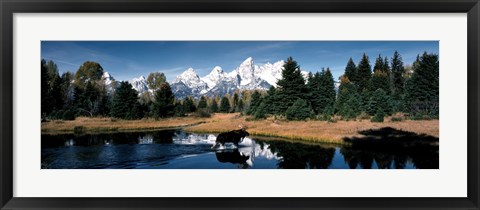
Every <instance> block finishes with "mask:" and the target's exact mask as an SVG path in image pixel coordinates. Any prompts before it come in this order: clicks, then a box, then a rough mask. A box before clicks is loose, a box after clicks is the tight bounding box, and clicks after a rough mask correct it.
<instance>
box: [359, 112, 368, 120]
mask: <svg viewBox="0 0 480 210" xmlns="http://www.w3.org/2000/svg"><path fill="white" fill-rule="evenodd" d="M357 118H358V119H359V120H368V119H370V115H368V114H367V113H366V112H362V113H360V115H358V117H357Z"/></svg>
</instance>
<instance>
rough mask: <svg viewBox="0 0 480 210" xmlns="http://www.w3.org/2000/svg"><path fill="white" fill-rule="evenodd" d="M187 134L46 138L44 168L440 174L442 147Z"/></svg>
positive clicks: (164, 132)
mask: <svg viewBox="0 0 480 210" xmlns="http://www.w3.org/2000/svg"><path fill="white" fill-rule="evenodd" d="M216 135H217V134H196V133H187V132H184V131H183V130H161V131H148V132H128V133H124V132H119V133H108V134H84V135H75V134H67V135H42V139H41V141H42V143H41V144H42V148H41V150H42V151H41V156H42V159H41V168H42V169H417V168H418V169H438V168H439V153H438V146H431V145H428V146H426V145H415V146H405V145H395V144H394V145H393V146H391V145H382V146H372V145H371V144H359V145H355V144H349V145H347V146H341V145H329V144H312V143H308V144H307V143H299V142H292V141H286V140H283V139H272V138H269V139H266V138H260V137H252V136H249V137H246V138H245V139H244V140H243V141H242V142H241V143H240V144H239V145H238V147H236V146H234V145H233V144H228V143H227V144H226V145H224V146H221V147H219V148H216V149H212V148H211V147H212V145H214V143H215V139H216Z"/></svg>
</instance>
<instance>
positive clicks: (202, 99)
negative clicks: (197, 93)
mask: <svg viewBox="0 0 480 210" xmlns="http://www.w3.org/2000/svg"><path fill="white" fill-rule="evenodd" d="M198 108H199V109H205V108H207V98H205V96H202V97H200V101H199V102H198Z"/></svg>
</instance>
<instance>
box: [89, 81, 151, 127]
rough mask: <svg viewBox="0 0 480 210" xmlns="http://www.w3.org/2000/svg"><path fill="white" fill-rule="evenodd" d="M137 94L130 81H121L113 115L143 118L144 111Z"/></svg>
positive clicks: (116, 92) (115, 96)
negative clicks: (141, 108) (142, 111)
mask: <svg viewBox="0 0 480 210" xmlns="http://www.w3.org/2000/svg"><path fill="white" fill-rule="evenodd" d="M88 86H91V85H88ZM137 95H138V93H137V91H136V90H134V89H133V87H132V85H131V84H130V83H128V82H120V85H119V86H118V88H117V89H116V90H115V95H114V97H113V104H112V110H111V112H110V114H111V116H112V117H115V118H121V119H129V120H131V119H138V118H141V117H142V113H141V110H140V103H139V102H138V98H137Z"/></svg>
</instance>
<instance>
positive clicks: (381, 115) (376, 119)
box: [370, 107, 385, 122]
mask: <svg viewBox="0 0 480 210" xmlns="http://www.w3.org/2000/svg"><path fill="white" fill-rule="evenodd" d="M384 118H385V113H384V112H383V109H382V107H378V108H377V111H376V112H375V115H374V116H373V117H372V119H370V121H371V122H383V120H384Z"/></svg>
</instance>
